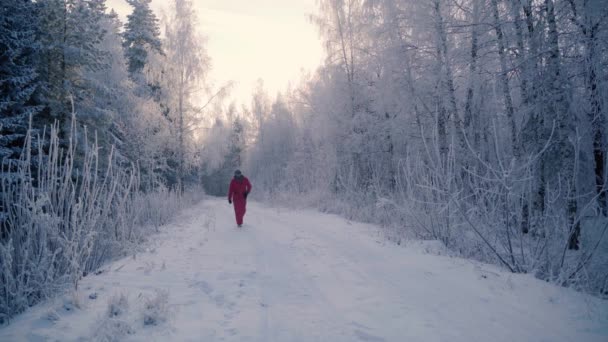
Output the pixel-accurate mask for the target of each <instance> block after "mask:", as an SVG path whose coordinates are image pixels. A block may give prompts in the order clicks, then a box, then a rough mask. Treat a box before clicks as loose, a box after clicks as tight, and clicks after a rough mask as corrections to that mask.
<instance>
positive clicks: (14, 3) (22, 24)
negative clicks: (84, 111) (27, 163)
mask: <svg viewBox="0 0 608 342" xmlns="http://www.w3.org/2000/svg"><path fill="white" fill-rule="evenodd" d="M34 13H35V12H34V3H33V2H31V1H22V0H7V1H5V2H4V3H3V4H2V6H1V7H0V114H1V115H0V116H1V117H2V119H1V120H0V161H2V160H3V159H5V158H7V159H16V158H18V157H19V155H20V154H21V149H22V148H23V146H24V142H25V141H24V140H25V136H26V132H27V129H28V123H29V117H30V116H32V115H35V114H37V113H38V112H39V110H40V106H39V105H38V104H37V103H36V101H35V99H34V98H33V94H34V92H35V91H36V90H37V87H38V83H39V82H38V73H37V71H36V64H35V63H36V59H37V57H38V53H39V49H40V44H39V43H38V42H37V41H36V27H37V21H36V17H35V15H34ZM6 161H8V160H6ZM0 165H1V163H0Z"/></svg>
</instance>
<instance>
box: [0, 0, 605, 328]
mask: <svg viewBox="0 0 608 342" xmlns="http://www.w3.org/2000/svg"><path fill="white" fill-rule="evenodd" d="M127 2H128V3H129V5H130V6H131V8H132V12H131V14H129V15H128V16H127V20H126V22H124V23H123V22H121V20H120V19H119V17H118V15H117V14H116V13H115V12H114V11H113V10H110V9H108V7H107V5H106V3H105V0H37V1H31V0H4V1H3V2H2V5H1V6H0V11H1V12H0V161H1V163H0V165H1V171H0V323H3V322H7V321H8V320H9V319H10V318H11V317H13V316H14V315H16V314H18V313H20V312H23V311H24V310H26V309H27V308H28V307H30V306H32V305H34V304H36V303H38V302H40V301H41V300H44V299H46V298H49V297H51V296H53V295H54V294H56V293H58V292H60V291H62V290H65V289H66V288H77V287H78V283H79V281H80V279H82V277H85V276H86V275H87V274H89V273H92V272H95V271H96V270H97V269H98V268H99V267H100V266H101V265H103V264H104V263H105V262H107V261H109V260H112V259H114V258H116V257H118V256H124V255H127V253H128V251H130V250H133V249H136V248H137V246H138V245H139V244H140V243H141V242H142V241H143V240H145V239H146V238H147V237H148V236H149V235H150V234H152V233H154V232H155V230H156V228H157V227H159V226H161V225H163V224H164V223H166V222H168V221H169V220H170V219H171V218H172V217H173V215H174V214H175V213H176V212H177V211H179V209H180V208H184V207H186V206H188V205H189V204H191V203H193V202H194V201H198V200H199V199H200V198H201V197H202V196H203V193H206V194H209V195H215V196H225V195H226V191H227V186H228V180H229V179H230V177H231V175H232V172H233V171H234V169H235V168H240V169H242V170H243V172H244V173H245V174H247V176H248V177H249V178H250V179H251V180H252V182H253V184H254V189H255V190H254V193H253V194H252V196H254V198H256V199H257V200H261V201H266V202H269V203H278V204H284V203H289V204H290V205H292V206H298V207H312V208H315V209H318V210H321V211H324V212H329V213H335V214H339V215H341V216H344V217H346V218H348V219H350V220H356V221H363V222H370V223H375V224H379V225H381V226H382V227H383V235H384V236H385V237H386V238H387V239H389V240H390V241H392V242H394V243H395V244H399V245H401V244H402V243H404V241H407V240H411V239H419V240H436V241H440V242H441V244H443V245H444V246H445V247H446V248H447V249H449V250H450V251H451V253H453V255H455V256H459V257H464V258H469V259H473V260H477V261H481V262H485V263H491V264H495V265H498V266H500V267H502V268H504V269H505V270H507V271H509V272H513V273H528V274H533V275H534V276H535V277H537V278H539V279H542V280H545V281H547V282H551V283H554V284H557V285H559V286H565V287H571V288H573V289H575V290H578V291H582V292H586V293H589V294H592V295H595V296H599V297H604V298H605V297H606V296H608V236H606V235H608V234H606V233H607V230H608V197H607V195H606V190H607V189H606V187H607V185H606V182H607V180H608V176H607V174H606V173H607V171H606V169H607V167H608V162H607V160H606V159H607V156H606V153H607V141H606V134H607V127H606V119H607V110H606V106H607V105H608V103H606V99H608V51H607V48H608V3H606V2H605V1H603V0H424V1H419V0H320V1H318V9H317V11H316V12H315V13H313V14H310V18H309V19H310V23H311V25H314V26H315V27H316V28H317V29H318V32H319V36H320V38H321V41H322V43H323V46H324V48H325V55H326V56H325V60H324V61H323V63H322V65H320V66H319V68H318V69H317V70H314V71H311V72H309V73H308V74H306V75H305V76H303V77H302V79H300V80H294V82H295V83H294V85H293V86H291V87H289V88H287V89H285V90H284V91H282V92H281V93H280V94H276V95H270V94H268V92H267V91H266V90H265V88H264V84H263V81H261V80H260V82H259V84H258V85H257V87H256V88H255V89H253V91H252V96H251V101H250V103H247V104H237V103H235V102H229V101H227V100H226V99H227V97H228V95H229V93H230V88H231V85H230V83H228V84H223V85H217V84H214V82H213V80H211V79H209V77H208V73H209V70H210V69H211V68H212V60H211V58H210V56H209V55H208V53H207V49H206V39H207V38H206V37H205V36H204V32H199V30H198V29H197V27H198V26H197V20H198V19H197V15H196V12H195V11H194V10H193V3H192V1H191V0H174V1H171V2H170V3H168V5H169V6H168V8H169V9H168V11H166V13H162V14H159V13H155V12H154V11H152V9H151V7H150V3H151V0H127ZM277 45H280V42H277ZM296 81H297V82H296Z"/></svg>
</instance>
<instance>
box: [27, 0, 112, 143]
mask: <svg viewBox="0 0 608 342" xmlns="http://www.w3.org/2000/svg"><path fill="white" fill-rule="evenodd" d="M36 4H37V6H38V11H39V15H40V25H39V29H38V34H39V40H40V42H41V44H42V48H43V52H42V57H41V58H40V64H39V67H38V69H39V72H40V74H41V75H43V76H44V78H43V81H44V88H43V91H42V99H43V100H44V101H45V102H46V106H47V108H46V110H45V112H44V113H43V114H44V115H43V118H41V119H42V122H40V123H39V124H50V123H52V122H53V121H54V120H58V121H59V122H60V125H61V127H62V128H63V131H62V133H61V134H60V135H63V134H65V132H66V130H67V126H68V124H69V122H70V120H71V114H72V104H73V105H75V106H76V107H75V108H74V109H75V110H76V112H77V113H78V112H80V114H83V115H85V116H86V113H83V112H86V111H87V107H88V106H89V102H90V100H91V98H92V97H93V96H94V94H93V91H92V89H94V85H93V84H92V82H91V80H90V79H87V78H86V77H85V76H86V75H85V74H86V72H87V71H99V70H104V69H106V68H108V58H107V57H108V55H107V53H106V52H105V51H103V50H102V49H101V48H100V44H101V42H102V40H103V37H104V35H105V30H104V29H103V28H102V26H101V21H102V19H103V17H104V15H105V13H104V12H105V5H104V1H103V0H88V1H78V0H45V1H39V2H37V3H36Z"/></svg>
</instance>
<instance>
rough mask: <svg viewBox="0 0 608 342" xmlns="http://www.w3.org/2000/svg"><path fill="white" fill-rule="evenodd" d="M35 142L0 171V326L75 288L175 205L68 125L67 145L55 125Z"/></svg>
mask: <svg viewBox="0 0 608 342" xmlns="http://www.w3.org/2000/svg"><path fill="white" fill-rule="evenodd" d="M35 138H36V139H34V137H33V136H31V135H30V136H28V137H27V139H26V146H25V148H24V150H23V154H22V156H21V158H20V159H19V160H18V161H17V163H16V164H13V165H4V166H3V168H2V170H1V172H0V323H3V322H8V320H9V318H10V317H12V316H14V315H15V314H16V313H19V312H22V311H23V310H25V309H26V308H27V307H29V306H31V305H33V304H35V303H37V302H38V301H40V300H42V299H44V298H47V297H49V296H51V295H53V294H55V293H57V292H58V291H61V290H63V289H66V288H69V287H73V288H77V286H78V282H79V280H80V279H81V278H82V277H83V276H86V275H87V274H88V273H90V272H92V271H94V270H95V269H97V268H99V267H100V266H101V265H102V264H103V263H104V262H105V261H107V260H109V259H110V258H112V257H115V256H116V255H118V254H119V253H120V252H121V251H123V250H124V248H125V247H126V246H129V245H130V244H135V243H138V242H140V241H141V240H142V238H143V237H144V236H145V235H146V234H147V233H149V231H148V230H149V229H150V227H158V226H159V225H162V224H164V223H166V222H167V221H168V219H169V218H170V217H171V215H173V213H174V212H175V211H176V209H177V208H178V207H179V206H180V204H181V203H182V198H181V196H180V195H178V194H175V193H173V192H172V191H169V190H166V189H159V190H158V191H154V192H148V193H143V192H141V191H140V187H139V173H138V168H137V167H136V166H135V165H130V166H127V167H125V166H119V165H120V164H119V163H117V162H116V158H115V156H114V153H113V151H112V150H110V151H107V152H106V153H105V156H104V157H102V153H101V152H100V148H99V146H98V145H97V144H96V143H89V138H88V137H87V132H86V129H85V130H84V131H83V132H78V131H77V126H76V124H75V123H73V124H72V127H71V132H70V135H69V137H68V138H67V140H66V141H67V142H68V143H67V146H61V143H60V142H61V140H60V138H59V129H58V126H57V125H55V126H53V127H51V128H50V130H49V131H48V132H45V133H43V134H42V136H38V137H35ZM93 140H95V139H93Z"/></svg>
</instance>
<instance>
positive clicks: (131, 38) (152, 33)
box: [123, 0, 162, 79]
mask: <svg viewBox="0 0 608 342" xmlns="http://www.w3.org/2000/svg"><path fill="white" fill-rule="evenodd" d="M151 2H152V0H127V3H129V5H131V6H132V7H133V12H132V13H131V14H129V15H128V16H127V23H126V25H125V31H124V36H123V37H124V41H123V47H124V49H125V57H126V58H127V63H128V66H129V73H130V75H131V77H132V78H134V79H137V78H138V77H139V73H141V72H142V70H143V69H144V67H145V66H146V64H147V63H148V55H149V53H151V52H157V53H162V48H161V39H160V27H159V23H158V19H157V17H156V15H155V14H154V12H153V11H152V9H151V8H150V3H151Z"/></svg>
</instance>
